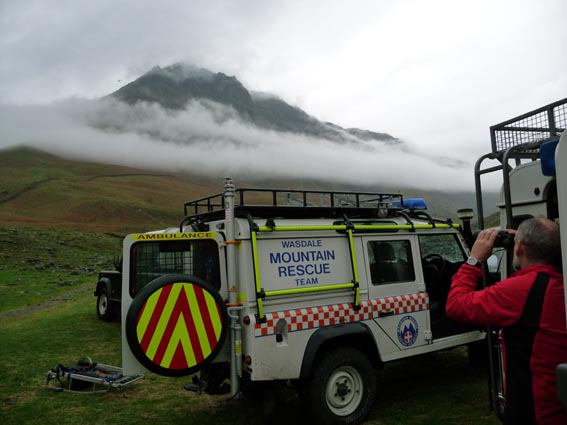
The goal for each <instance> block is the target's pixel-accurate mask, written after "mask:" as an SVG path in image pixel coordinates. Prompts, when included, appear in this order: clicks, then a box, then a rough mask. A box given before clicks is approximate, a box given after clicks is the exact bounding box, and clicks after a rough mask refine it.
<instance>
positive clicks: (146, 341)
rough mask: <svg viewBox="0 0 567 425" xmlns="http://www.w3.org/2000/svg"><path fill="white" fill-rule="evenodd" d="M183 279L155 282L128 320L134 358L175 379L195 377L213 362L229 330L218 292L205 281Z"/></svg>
mask: <svg viewBox="0 0 567 425" xmlns="http://www.w3.org/2000/svg"><path fill="white" fill-rule="evenodd" d="M166 278H167V276H166ZM172 280H173V281H172ZM184 280H185V281H178V279H175V278H174V279H171V277H170V278H169V279H165V280H164V279H156V281H154V282H155V284H150V285H148V286H151V287H150V289H151V290H149V291H146V293H144V294H142V291H144V290H146V288H147V287H145V288H144V289H143V290H142V291H140V293H139V294H138V296H137V297H136V298H135V299H134V302H132V305H131V308H130V310H129V311H128V316H127V319H126V324H127V339H128V344H129V345H130V348H131V349H132V353H133V354H134V356H135V357H136V358H137V359H138V360H139V361H140V363H142V364H143V365H144V366H146V368H148V369H149V370H151V371H154V372H157V371H159V372H160V373H164V374H168V375H171V376H182V375H185V374H188V373H191V372H190V371H195V370H198V369H200V368H201V367H202V365H203V364H205V363H207V362H208V361H210V360H212V358H214V357H215V356H216V354H217V353H218V350H219V349H220V348H221V347H220V345H221V343H222V339H223V337H224V334H225V332H224V330H225V328H226V327H225V326H224V323H225V322H226V321H225V317H226V314H225V310H224V303H223V302H222V299H220V303H219V300H218V299H217V298H220V296H219V295H218V293H217V292H216V291H214V290H213V291H214V292H213V291H212V290H211V288H209V287H208V286H207V285H206V284H204V283H202V282H198V281H196V282H187V280H197V279H195V278H193V277H191V278H190V279H184ZM139 300H141V301H139ZM166 371H167V372H168V373H165V372H166Z"/></svg>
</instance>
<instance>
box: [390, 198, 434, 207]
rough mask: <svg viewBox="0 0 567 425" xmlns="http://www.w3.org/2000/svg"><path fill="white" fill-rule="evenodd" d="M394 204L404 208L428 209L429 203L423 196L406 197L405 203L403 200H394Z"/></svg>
mask: <svg viewBox="0 0 567 425" xmlns="http://www.w3.org/2000/svg"><path fill="white" fill-rule="evenodd" d="M392 205H393V206H394V207H398V208H404V209H409V210H426V209H427V204H426V203H425V201H424V200H423V198H410V199H404V202H403V203H402V201H401V200H396V201H393V202H392Z"/></svg>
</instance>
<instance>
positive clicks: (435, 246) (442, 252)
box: [417, 232, 471, 340]
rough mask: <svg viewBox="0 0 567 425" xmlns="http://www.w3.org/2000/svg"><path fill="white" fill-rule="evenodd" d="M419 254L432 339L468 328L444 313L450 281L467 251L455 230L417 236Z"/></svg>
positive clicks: (418, 259)
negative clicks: (427, 299) (427, 301)
mask: <svg viewBox="0 0 567 425" xmlns="http://www.w3.org/2000/svg"><path fill="white" fill-rule="evenodd" d="M418 240H419V256H418V257H417V261H418V262H419V261H420V262H421V267H422V272H423V277H424V282H425V287H426V291H427V294H428V296H429V306H430V315H431V318H430V322H431V330H432V333H433V335H432V337H433V339H434V340H435V339H438V338H443V337H447V336H450V335H455V334H458V333H463V332H466V331H469V330H471V329H470V327H469V326H464V325H460V324H458V323H456V322H453V321H452V320H451V319H449V318H448V317H447V314H446V313H445V305H446V303H447V295H448V294H449V289H451V280H452V278H453V275H454V274H455V273H456V272H457V270H458V269H459V267H461V265H462V264H463V262H464V261H465V260H466V256H467V254H466V251H465V249H464V245H463V242H462V239H461V238H460V235H459V234H457V233H453V232H451V233H449V232H445V233H437V232H427V233H425V232H424V233H422V234H420V235H419V236H418Z"/></svg>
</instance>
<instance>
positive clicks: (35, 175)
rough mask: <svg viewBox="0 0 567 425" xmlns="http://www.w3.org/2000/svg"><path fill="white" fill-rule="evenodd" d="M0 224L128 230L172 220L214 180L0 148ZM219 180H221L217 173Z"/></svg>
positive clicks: (210, 189) (212, 188)
mask: <svg viewBox="0 0 567 425" xmlns="http://www.w3.org/2000/svg"><path fill="white" fill-rule="evenodd" d="M0 181H1V183H0V225H1V226H20V225H29V226H43V227H56V228H61V229H69V230H71V229H74V230H89V231H103V232H120V233H128V232H134V231H144V230H150V229H156V228H163V227H168V226H175V225H177V224H178V223H179V222H180V221H181V218H182V217H183V202H184V201H187V200H189V199H191V198H194V197H199V196H203V195H205V194H209V193H214V192H218V191H219V185H218V184H217V185H216V186H214V185H209V184H208V183H207V182H206V181H203V180H201V181H197V180H196V179H193V180H190V179H188V178H181V177H175V176H172V175H167V174H161V173H151V172H148V171H142V170H137V169H132V168H128V167H122V166H117V165H107V164H96V163H89V162H80V161H72V160H67V159H62V158H58V157H56V156H53V155H50V154H47V153H44V152H41V151H37V150H33V149H29V148H15V149H6V150H2V151H0ZM219 182H222V180H221V179H219Z"/></svg>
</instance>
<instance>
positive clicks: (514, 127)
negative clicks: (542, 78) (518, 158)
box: [490, 98, 567, 154]
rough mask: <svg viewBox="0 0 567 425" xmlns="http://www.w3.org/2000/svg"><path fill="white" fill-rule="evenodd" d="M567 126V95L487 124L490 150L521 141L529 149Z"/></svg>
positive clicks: (510, 145)
mask: <svg viewBox="0 0 567 425" xmlns="http://www.w3.org/2000/svg"><path fill="white" fill-rule="evenodd" d="M566 127H567V98H565V99H562V100H558V101H557V102H554V103H551V104H549V105H547V106H543V107H541V108H539V109H536V110H534V111H531V112H528V113H526V114H523V115H520V116H518V117H516V118H512V119H510V120H507V121H504V122H502V123H500V124H496V125H493V126H492V127H490V138H491V141H492V153H493V154H498V153H502V152H504V151H507V150H508V149H510V148H512V147H516V146H520V145H524V147H523V148H519V149H520V150H524V151H530V150H534V149H535V150H537V148H538V147H539V146H540V145H541V144H542V143H543V142H546V141H548V140H553V139H555V138H559V136H560V135H561V133H563V132H564V131H565V128H566Z"/></svg>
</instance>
